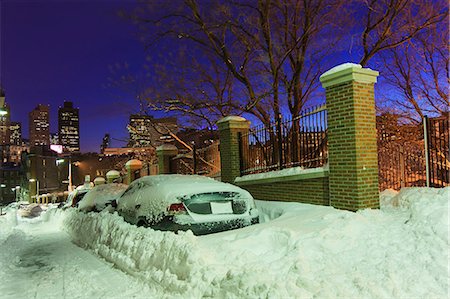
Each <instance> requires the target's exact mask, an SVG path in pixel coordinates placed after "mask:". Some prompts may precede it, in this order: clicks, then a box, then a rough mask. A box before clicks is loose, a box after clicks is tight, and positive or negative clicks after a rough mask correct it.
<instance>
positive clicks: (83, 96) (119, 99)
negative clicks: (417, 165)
mask: <svg viewBox="0 0 450 299" xmlns="http://www.w3.org/2000/svg"><path fill="white" fill-rule="evenodd" d="M134 5H135V4H134V2H132V1H125V2H124V1H120V2H119V1H117V2H115V1H108V2H100V1H94V2H89V3H86V2H64V3H57V2H51V3H50V2H44V1H36V2H34V1H33V2H13V1H2V3H1V4H0V14H1V27H2V31H1V36H0V44H1V47H0V49H1V52H0V59H1V63H0V75H1V77H0V82H1V84H2V87H3V89H4V90H5V94H6V102H7V103H8V105H9V107H10V119H11V121H15V122H20V123H21V124H22V137H23V138H26V139H29V137H30V136H29V132H28V127H29V120H28V113H29V112H30V111H31V110H32V109H33V108H34V107H36V106H37V105H38V104H43V105H49V106H50V110H49V113H50V118H51V119H50V127H51V129H50V133H57V132H58V123H57V121H58V117H57V115H58V109H59V108H60V106H62V104H63V102H64V101H72V102H74V104H75V106H76V107H78V108H79V109H80V120H81V121H80V136H81V140H80V145H81V152H99V150H100V145H101V143H102V138H103V136H104V135H105V134H106V133H109V134H110V135H111V139H112V146H117V147H120V146H124V145H125V144H126V142H119V141H117V140H121V139H126V138H127V137H128V131H127V129H126V127H127V124H128V120H129V116H130V114H132V113H136V112H138V111H139V103H138V102H137V101H136V100H135V99H134V98H133V97H132V96H131V95H129V94H126V93H124V92H121V91H120V90H116V89H112V88H107V87H106V85H107V84H108V76H110V75H111V73H110V68H111V67H112V66H114V65H115V64H120V63H124V62H127V63H129V64H131V65H138V66H139V64H140V62H141V61H144V60H145V53H144V49H143V46H142V44H141V43H140V42H139V40H138V39H137V38H136V37H135V36H133V33H134V31H135V29H134V27H133V25H132V24H131V23H130V22H129V21H127V20H123V19H120V18H119V17H118V16H117V11H118V10H120V9H128V8H132V7H134ZM80 16H83V17H82V18H81V17H80ZM55 24H57V25H56V26H55ZM23 70H26V72H24V71H23ZM105 107H108V109H105Z"/></svg>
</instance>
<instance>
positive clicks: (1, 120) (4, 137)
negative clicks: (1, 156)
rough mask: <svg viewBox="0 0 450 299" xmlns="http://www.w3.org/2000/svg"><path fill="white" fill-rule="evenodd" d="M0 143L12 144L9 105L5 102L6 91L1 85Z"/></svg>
mask: <svg viewBox="0 0 450 299" xmlns="http://www.w3.org/2000/svg"><path fill="white" fill-rule="evenodd" d="M0 110H1V111H0V112H1V113H0V145H7V144H10V140H9V139H10V131H9V125H10V116H9V106H8V104H6V102H5V91H4V90H3V89H2V88H1V87H0Z"/></svg>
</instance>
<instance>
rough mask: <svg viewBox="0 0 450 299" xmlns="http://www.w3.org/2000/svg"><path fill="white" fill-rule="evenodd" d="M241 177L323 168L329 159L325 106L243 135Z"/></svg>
mask: <svg viewBox="0 0 450 299" xmlns="http://www.w3.org/2000/svg"><path fill="white" fill-rule="evenodd" d="M239 141H240V151H241V155H240V157H241V175H245V174H251V173H261V172H267V171H271V170H277V169H283V168H288V167H294V166H302V167H305V168H313V167H320V166H323V165H324V164H325V163H326V162H327V159H328V142H327V110H326V107H325V105H322V106H316V107H313V108H310V109H307V110H305V111H303V112H302V113H301V114H300V115H299V116H297V117H295V118H293V119H290V120H287V119H284V120H282V119H281V118H278V120H277V121H275V122H272V123H270V125H268V126H266V125H260V126H256V127H253V128H251V129H250V130H249V133H246V134H242V135H241V136H240V139H239Z"/></svg>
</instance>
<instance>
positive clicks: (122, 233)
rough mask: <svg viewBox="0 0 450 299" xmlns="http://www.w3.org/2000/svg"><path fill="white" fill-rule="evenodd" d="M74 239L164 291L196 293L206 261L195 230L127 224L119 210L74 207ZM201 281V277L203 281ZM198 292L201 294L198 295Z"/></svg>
mask: <svg viewBox="0 0 450 299" xmlns="http://www.w3.org/2000/svg"><path fill="white" fill-rule="evenodd" d="M65 227H66V230H67V231H68V232H69V234H70V235H71V237H72V239H73V241H74V242H75V243H76V244H78V245H80V246H83V247H87V248H90V249H92V250H93V251H94V252H96V253H97V254H99V255H100V256H102V257H103V258H105V259H106V260H108V261H110V262H112V263H114V264H115V265H116V266H117V267H118V268H120V269H122V270H124V271H126V272H128V273H130V274H132V275H133V276H136V277H139V278H141V279H142V280H144V281H148V282H149V283H151V284H152V286H153V287H155V288H162V289H161V290H160V291H164V290H166V289H167V290H170V292H173V293H179V294H182V293H185V292H187V291H190V293H191V294H196V290H195V288H194V289H192V287H190V286H195V285H196V284H197V283H196V281H195V280H198V278H195V279H194V277H195V276H196V273H195V272H196V271H199V269H200V268H201V267H202V263H201V262H202V260H201V258H200V257H199V256H198V255H197V250H195V242H196V239H195V237H194V235H193V234H192V233H191V232H188V233H180V234H178V235H176V234H174V233H172V232H160V231H154V230H151V229H146V228H137V227H136V226H134V225H130V224H128V223H125V222H124V221H123V219H122V218H121V217H119V216H118V215H117V214H116V213H115V214H110V213H108V212H101V213H88V214H85V213H80V212H77V211H76V210H74V209H72V210H71V211H69V214H68V216H67V218H66V221H65ZM200 282H201V280H200ZM196 295H198V294H196Z"/></svg>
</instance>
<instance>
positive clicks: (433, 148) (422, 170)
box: [377, 115, 450, 191]
mask: <svg viewBox="0 0 450 299" xmlns="http://www.w3.org/2000/svg"><path fill="white" fill-rule="evenodd" d="M391 117H392V116H391ZM377 127H378V166H379V187H380V190H381V191H382V190H385V189H395V190H399V189H400V188H402V187H425V186H429V187H445V186H449V185H450V184H449V183H450V182H449V181H450V179H449V171H450V162H449V161H450V157H449V119H448V116H446V115H445V116H442V117H436V118H427V117H425V118H424V119H423V121H422V123H421V124H419V125H416V126H413V125H397V119H395V118H394V119H391V121H390V122H389V121H387V122H386V120H385V119H384V120H383V125H380V124H379V123H377Z"/></svg>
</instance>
